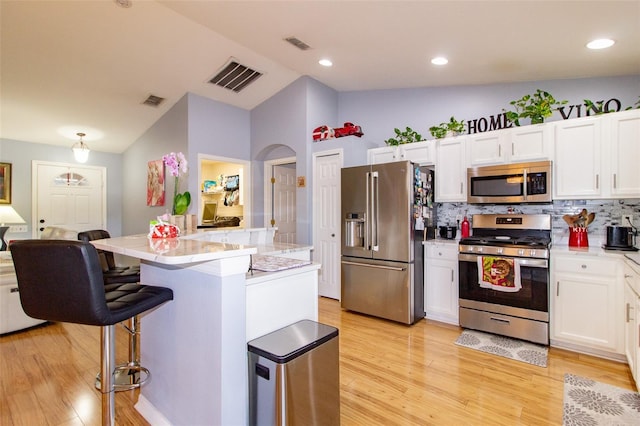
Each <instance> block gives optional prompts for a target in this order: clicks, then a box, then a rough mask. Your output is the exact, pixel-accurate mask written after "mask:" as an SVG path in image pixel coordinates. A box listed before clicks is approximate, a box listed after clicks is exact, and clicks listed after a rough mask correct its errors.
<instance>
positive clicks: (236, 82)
mask: <svg viewBox="0 0 640 426" xmlns="http://www.w3.org/2000/svg"><path fill="white" fill-rule="evenodd" d="M261 76H262V73H261V72H259V71H256V70H253V69H251V68H249V67H247V66H245V65H241V64H239V63H238V62H236V61H234V60H231V61H230V62H229V63H228V64H227V65H225V66H224V67H223V68H222V70H221V71H220V72H218V73H217V74H216V75H215V76H213V78H212V79H211V80H209V83H211V84H215V85H216V86H220V87H224V88H225V89H229V90H233V91H234V92H236V93H238V92H240V91H241V90H242V89H244V88H245V87H247V86H248V85H249V84H250V83H253V82H254V81H256V80H257V79H258V78H260V77H261Z"/></svg>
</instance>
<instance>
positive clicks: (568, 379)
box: [562, 374, 640, 426]
mask: <svg viewBox="0 0 640 426" xmlns="http://www.w3.org/2000/svg"><path fill="white" fill-rule="evenodd" d="M563 402H564V404H563V405H564V408H563V412H562V424H563V425H564V426H577V425H594V426H595V425H640V394H639V393H638V392H633V391H630V390H628V389H622V388H618V387H615V386H611V385H607V384H605V383H600V382H596V381H595V380H592V379H588V378H586V377H580V376H575V375H573V374H565V375H564V399H563Z"/></svg>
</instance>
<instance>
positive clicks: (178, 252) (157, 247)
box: [92, 234, 258, 265]
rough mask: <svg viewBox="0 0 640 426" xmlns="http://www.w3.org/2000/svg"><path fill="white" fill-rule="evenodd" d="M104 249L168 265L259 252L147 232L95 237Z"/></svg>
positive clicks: (243, 246)
mask: <svg viewBox="0 0 640 426" xmlns="http://www.w3.org/2000/svg"><path fill="white" fill-rule="evenodd" d="M92 243H93V245H94V246H96V247H97V248H99V249H101V250H106V251H110V252H113V253H118V254H122V255H125V256H130V257H134V258H138V259H143V260H150V261H152V262H158V263H164V264H167V265H180V264H186V263H196V262H207V261H210V260H220V259H226V258H230V257H237V256H244V255H250V254H254V253H257V252H258V249H257V248H256V247H255V246H251V245H244V244H229V243H214V242H208V241H200V240H192V239H185V238H149V237H148V236H147V235H146V234H139V235H130V236H126V237H116V238H107V239H104V240H95V241H92Z"/></svg>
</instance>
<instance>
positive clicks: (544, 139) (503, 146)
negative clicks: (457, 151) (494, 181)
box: [467, 123, 553, 167]
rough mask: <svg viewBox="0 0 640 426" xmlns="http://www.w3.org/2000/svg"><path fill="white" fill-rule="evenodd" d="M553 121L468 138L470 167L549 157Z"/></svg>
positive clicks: (539, 159)
mask: <svg viewBox="0 0 640 426" xmlns="http://www.w3.org/2000/svg"><path fill="white" fill-rule="evenodd" d="M552 141H553V123H543V124H535V125H531V126H522V127H512V128H509V129H503V130H496V131H493V132H486V133H481V134H477V135H472V136H470V137H469V142H468V144H467V156H468V162H469V165H470V167H476V166H487V165H496V164H507V163H520V162H528V161H542V160H550V159H551V155H552V153H553V151H552Z"/></svg>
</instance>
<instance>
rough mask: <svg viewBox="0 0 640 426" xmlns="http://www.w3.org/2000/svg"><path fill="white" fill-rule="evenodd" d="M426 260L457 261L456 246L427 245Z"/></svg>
mask: <svg viewBox="0 0 640 426" xmlns="http://www.w3.org/2000/svg"><path fill="white" fill-rule="evenodd" d="M427 259H443V260H458V245H457V244H438V243H435V244H427Z"/></svg>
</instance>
